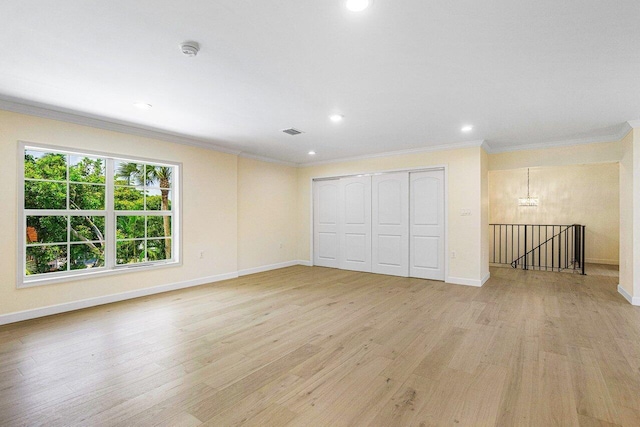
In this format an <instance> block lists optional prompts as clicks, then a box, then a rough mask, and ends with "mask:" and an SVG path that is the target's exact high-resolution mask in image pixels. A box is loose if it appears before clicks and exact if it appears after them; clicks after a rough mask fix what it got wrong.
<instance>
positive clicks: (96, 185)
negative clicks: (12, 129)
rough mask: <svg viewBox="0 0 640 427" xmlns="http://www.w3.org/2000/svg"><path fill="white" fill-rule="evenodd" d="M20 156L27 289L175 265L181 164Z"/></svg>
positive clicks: (54, 154)
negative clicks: (138, 268) (51, 281)
mask: <svg viewBox="0 0 640 427" xmlns="http://www.w3.org/2000/svg"><path fill="white" fill-rule="evenodd" d="M23 152H24V163H23V167H24V192H23V194H24V197H23V206H22V212H23V224H22V225H23V231H24V234H23V235H24V251H23V261H24V263H23V264H24V265H23V266H24V277H23V283H25V284H27V283H29V282H39V281H42V279H49V278H56V277H59V276H71V275H73V274H79V273H88V272H92V273H93V272H96V273H97V272H101V271H109V270H114V269H118V268H125V267H126V266H128V265H131V264H135V265H137V266H140V265H156V264H167V263H171V262H177V261H178V257H177V253H176V245H175V241H176V235H177V230H176V229H175V227H176V224H177V221H176V218H177V214H178V213H177V211H176V205H177V204H176V200H177V199H176V196H177V194H176V188H177V187H176V183H177V179H178V172H179V166H178V165H177V164H168V163H161V162H152V161H147V160H145V161H140V160H136V159H123V158H115V157H111V156H108V155H96V154H90V153H87V154H84V153H78V152H65V151H63V150H58V149H51V148H45V147H38V146H28V145H24V146H23ZM79 270H82V271H79Z"/></svg>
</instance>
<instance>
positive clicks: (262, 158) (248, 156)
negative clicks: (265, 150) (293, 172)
mask: <svg viewBox="0 0 640 427" xmlns="http://www.w3.org/2000/svg"><path fill="white" fill-rule="evenodd" d="M238 156H239V157H244V158H245V159H252V160H258V161H260V162H266V163H275V164H277V165H283V166H290V167H292V168H297V167H299V166H300V165H299V164H298V163H294V162H287V161H285V160H278V159H274V158H271V157H265V156H258V155H256V154H251V153H245V152H241V153H239V154H238Z"/></svg>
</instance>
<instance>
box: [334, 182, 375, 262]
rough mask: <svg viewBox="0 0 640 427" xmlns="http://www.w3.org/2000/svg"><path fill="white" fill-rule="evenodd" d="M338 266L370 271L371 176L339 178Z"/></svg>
mask: <svg viewBox="0 0 640 427" xmlns="http://www.w3.org/2000/svg"><path fill="white" fill-rule="evenodd" d="M338 205H339V214H338V223H339V224H340V227H339V231H338V234H339V236H340V237H339V245H340V250H339V253H340V256H339V263H338V265H339V267H340V268H342V269H344V270H355V271H368V272H370V271H371V177H370V176H361V177H358V176H356V177H352V178H341V179H340V196H339V201H338Z"/></svg>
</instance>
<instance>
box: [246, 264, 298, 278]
mask: <svg viewBox="0 0 640 427" xmlns="http://www.w3.org/2000/svg"><path fill="white" fill-rule="evenodd" d="M298 264H299V261H286V262H279V263H277V264H270V265H263V266H260V267H253V268H246V269H244V270H238V276H247V275H249V274H256V273H262V272H265V271H270V270H277V269H279V268H285V267H291V266H294V265H298Z"/></svg>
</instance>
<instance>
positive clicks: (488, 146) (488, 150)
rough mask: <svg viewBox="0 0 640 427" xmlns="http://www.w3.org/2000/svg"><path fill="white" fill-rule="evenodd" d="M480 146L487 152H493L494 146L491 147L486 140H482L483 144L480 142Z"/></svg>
mask: <svg viewBox="0 0 640 427" xmlns="http://www.w3.org/2000/svg"><path fill="white" fill-rule="evenodd" d="M480 147H482V149H483V150H484V151H486V152H487V153H493V148H491V145H490V144H489V143H488V142H487V141H485V140H483V141H482V144H480Z"/></svg>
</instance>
